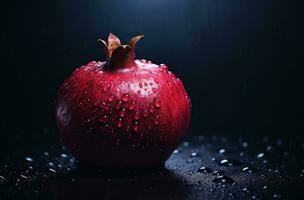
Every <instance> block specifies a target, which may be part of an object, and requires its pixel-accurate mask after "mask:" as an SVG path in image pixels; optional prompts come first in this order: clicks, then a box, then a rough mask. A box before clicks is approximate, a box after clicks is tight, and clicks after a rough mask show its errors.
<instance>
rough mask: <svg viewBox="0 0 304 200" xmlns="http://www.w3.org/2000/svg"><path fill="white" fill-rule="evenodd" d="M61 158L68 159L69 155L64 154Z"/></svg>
mask: <svg viewBox="0 0 304 200" xmlns="http://www.w3.org/2000/svg"><path fill="white" fill-rule="evenodd" d="M60 156H61V158H67V157H68V155H66V154H65V153H62V154H61V155H60Z"/></svg>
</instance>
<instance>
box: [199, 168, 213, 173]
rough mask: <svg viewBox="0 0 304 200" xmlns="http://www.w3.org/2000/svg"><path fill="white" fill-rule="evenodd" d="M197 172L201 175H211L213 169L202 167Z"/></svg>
mask: <svg viewBox="0 0 304 200" xmlns="http://www.w3.org/2000/svg"><path fill="white" fill-rule="evenodd" d="M197 172H199V173H211V172H212V169H211V168H209V167H201V168H199V169H198V170H197Z"/></svg>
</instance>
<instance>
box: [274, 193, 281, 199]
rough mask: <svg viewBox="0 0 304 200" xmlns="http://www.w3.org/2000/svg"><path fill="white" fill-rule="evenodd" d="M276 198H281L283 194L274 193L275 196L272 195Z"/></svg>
mask: <svg viewBox="0 0 304 200" xmlns="http://www.w3.org/2000/svg"><path fill="white" fill-rule="evenodd" d="M272 197H273V198H274V199H279V198H281V195H280V194H273V196H272Z"/></svg>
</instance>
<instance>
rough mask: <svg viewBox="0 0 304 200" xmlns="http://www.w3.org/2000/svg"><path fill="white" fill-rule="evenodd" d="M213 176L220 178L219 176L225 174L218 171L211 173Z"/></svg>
mask: <svg viewBox="0 0 304 200" xmlns="http://www.w3.org/2000/svg"><path fill="white" fill-rule="evenodd" d="M211 174H212V175H213V176H219V175H222V174H223V171H218V170H215V171H213V172H212V173H211Z"/></svg>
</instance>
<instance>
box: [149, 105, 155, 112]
mask: <svg viewBox="0 0 304 200" xmlns="http://www.w3.org/2000/svg"><path fill="white" fill-rule="evenodd" d="M149 111H150V113H154V108H153V106H152V105H151V106H150V110H149Z"/></svg>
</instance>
